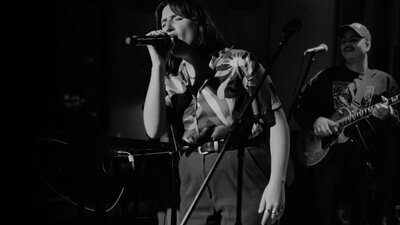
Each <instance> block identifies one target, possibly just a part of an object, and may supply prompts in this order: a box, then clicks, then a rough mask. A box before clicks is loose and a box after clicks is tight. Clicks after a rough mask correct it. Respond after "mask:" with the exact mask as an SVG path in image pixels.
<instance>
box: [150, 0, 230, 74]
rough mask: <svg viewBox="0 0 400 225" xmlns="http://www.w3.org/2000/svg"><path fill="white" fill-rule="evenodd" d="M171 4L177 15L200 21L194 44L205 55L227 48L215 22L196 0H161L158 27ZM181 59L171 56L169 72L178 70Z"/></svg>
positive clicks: (157, 15) (156, 13)
mask: <svg viewBox="0 0 400 225" xmlns="http://www.w3.org/2000/svg"><path fill="white" fill-rule="evenodd" d="M167 5H169V7H170V8H171V10H172V12H174V13H175V14H176V15H179V16H182V17H185V18H188V19H191V20H194V21H196V22H197V23H198V29H199V30H198V37H197V38H196V40H195V43H194V46H195V47H196V48H198V49H199V51H202V53H203V54H205V55H210V54H214V53H216V52H217V51H219V50H221V49H223V48H225V41H224V39H223V38H222V36H221V35H220V34H219V32H218V31H217V30H216V28H215V26H214V23H213V22H212V21H211V19H210V17H209V16H208V15H207V13H206V12H205V11H204V9H203V8H202V6H201V5H200V4H199V3H198V2H197V1H196V0H166V1H163V2H161V3H160V4H159V5H158V6H157V9H156V12H155V17H156V24H157V29H161V15H162V11H163V9H164V8H165V7H166V6H167ZM180 61H181V60H180V59H177V58H176V57H173V56H171V58H170V61H169V62H168V67H167V72H176V71H177V70H178V68H177V67H179V63H180Z"/></svg>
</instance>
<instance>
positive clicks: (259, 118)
mask: <svg viewBox="0 0 400 225" xmlns="http://www.w3.org/2000/svg"><path fill="white" fill-rule="evenodd" d="M209 67H210V68H211V69H212V70H213V71H214V76H212V77H209V78H207V79H206V80H205V81H204V83H203V85H202V86H201V87H200V88H199V89H198V91H197V93H193V91H192V89H191V83H190V81H189V74H188V72H187V70H186V62H185V61H183V62H182V63H181V64H180V66H179V70H178V73H177V74H173V75H169V76H166V77H165V85H166V91H167V95H166V104H167V106H168V107H167V108H168V110H169V119H170V121H172V122H173V124H175V125H177V124H178V126H177V127H178V130H179V131H180V133H179V135H181V137H182V138H181V140H182V141H183V142H185V143H187V144H201V143H204V142H207V141H215V140H222V139H223V138H224V136H225V135H226V133H227V132H228V130H229V128H230V126H231V125H232V124H233V122H234V121H235V119H237V117H238V116H239V114H240V112H241V108H242V107H243V105H244V104H245V102H246V100H247V99H248V98H249V97H250V95H251V94H252V93H253V92H254V89H255V88H256V85H257V84H258V83H259V82H261V80H262V77H263V74H264V72H265V69H264V67H263V66H262V65H261V64H260V63H258V62H256V61H255V59H254V58H253V57H252V55H251V54H250V53H249V52H247V51H245V50H240V49H233V48H226V49H224V50H221V51H219V52H218V55H217V56H213V57H212V59H211V60H210V62H209ZM279 107H281V102H280V100H279V98H278V96H277V95H276V93H275V91H274V89H273V85H272V81H271V79H270V77H269V76H267V77H266V79H265V80H264V84H263V85H262V87H261V89H260V90H259V92H258V95H257V97H256V98H255V100H254V101H253V103H252V104H251V110H247V111H246V113H245V116H244V117H243V118H244V119H243V121H244V122H243V123H242V124H240V127H241V129H242V130H244V132H245V134H246V135H244V136H243V135H240V138H241V139H245V140H241V141H246V140H248V139H250V138H253V137H255V136H257V135H259V134H260V133H261V132H262V131H263V130H264V129H265V127H266V126H267V125H269V126H271V125H272V124H273V123H274V122H275V121H274V117H273V110H276V109H278V108H279ZM271 115H272V116H271Z"/></svg>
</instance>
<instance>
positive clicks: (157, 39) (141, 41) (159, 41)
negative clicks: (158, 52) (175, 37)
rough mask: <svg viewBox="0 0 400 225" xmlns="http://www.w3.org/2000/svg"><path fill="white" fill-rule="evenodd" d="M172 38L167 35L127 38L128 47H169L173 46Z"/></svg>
mask: <svg viewBox="0 0 400 225" xmlns="http://www.w3.org/2000/svg"><path fill="white" fill-rule="evenodd" d="M171 42H172V38H171V37H170V36H167V35H163V36H137V35H134V36H131V37H127V38H125V43H126V44H127V45H135V46H145V45H167V44H171Z"/></svg>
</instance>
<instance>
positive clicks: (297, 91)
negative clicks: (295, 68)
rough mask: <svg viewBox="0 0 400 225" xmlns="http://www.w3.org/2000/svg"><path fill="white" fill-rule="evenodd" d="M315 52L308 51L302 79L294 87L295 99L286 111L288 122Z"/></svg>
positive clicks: (313, 59)
mask: <svg viewBox="0 0 400 225" xmlns="http://www.w3.org/2000/svg"><path fill="white" fill-rule="evenodd" d="M315 54H316V52H311V53H310V57H309V61H308V64H307V67H306V70H305V71H304V74H303V77H302V79H301V81H300V85H299V86H297V88H296V93H295V95H294V96H295V99H294V102H293V104H292V105H291V107H290V109H289V113H288V116H287V121H288V122H289V121H290V117H292V114H293V110H294V107H295V106H296V105H297V102H298V95H299V93H300V90H301V88H302V87H303V84H304V82H305V80H306V77H307V74H308V71H309V70H310V67H311V64H312V63H313V62H314V61H315ZM303 57H304V56H303Z"/></svg>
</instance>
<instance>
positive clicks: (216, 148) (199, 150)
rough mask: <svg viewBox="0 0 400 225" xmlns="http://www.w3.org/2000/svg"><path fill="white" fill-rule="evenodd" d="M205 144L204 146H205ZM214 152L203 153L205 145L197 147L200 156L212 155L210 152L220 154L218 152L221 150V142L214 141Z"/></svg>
mask: <svg viewBox="0 0 400 225" xmlns="http://www.w3.org/2000/svg"><path fill="white" fill-rule="evenodd" d="M205 144H207V143H205ZM205 144H203V145H205ZM212 144H213V146H212V147H213V150H212V151H202V147H203V145H201V146H198V147H197V151H198V152H199V154H201V155H207V154H208V153H210V152H218V150H219V141H213V143H212Z"/></svg>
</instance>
